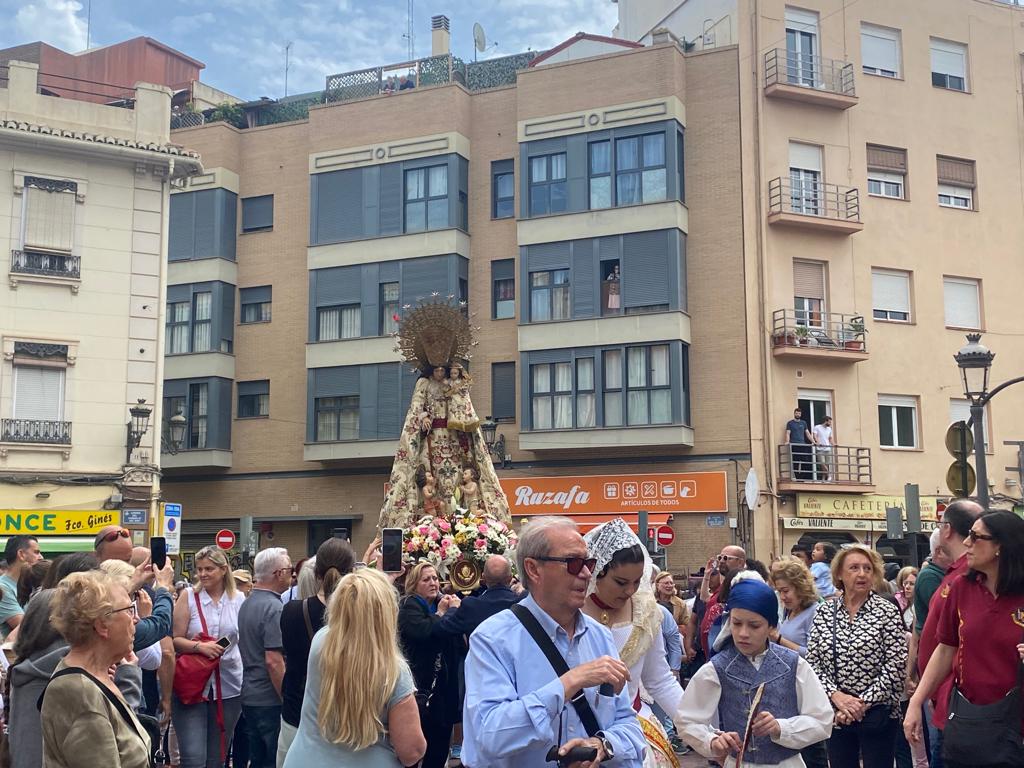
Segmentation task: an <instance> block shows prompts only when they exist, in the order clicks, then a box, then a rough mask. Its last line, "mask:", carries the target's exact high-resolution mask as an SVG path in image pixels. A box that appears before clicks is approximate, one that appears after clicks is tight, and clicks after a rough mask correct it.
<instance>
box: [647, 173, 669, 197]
mask: <svg viewBox="0 0 1024 768" xmlns="http://www.w3.org/2000/svg"><path fill="white" fill-rule="evenodd" d="M666 178H667V177H666V175H665V169H664V168H658V169H657V170H654V171H644V174H643V199H644V202H645V203H655V202H657V201H659V200H664V199H665V197H666V196H667V195H668V187H667V186H666V184H667V182H666Z"/></svg>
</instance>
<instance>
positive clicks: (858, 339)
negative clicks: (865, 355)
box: [843, 322, 867, 352]
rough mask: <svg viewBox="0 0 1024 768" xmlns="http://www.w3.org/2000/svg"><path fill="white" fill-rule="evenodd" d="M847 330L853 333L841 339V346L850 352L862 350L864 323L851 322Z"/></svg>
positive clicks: (865, 331)
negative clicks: (849, 336) (850, 336)
mask: <svg viewBox="0 0 1024 768" xmlns="http://www.w3.org/2000/svg"><path fill="white" fill-rule="evenodd" d="M849 332H850V333H851V334H852V335H853V338H847V339H845V340H844V341H843V347H844V348H845V349H848V350H850V351H852V352H863V351H864V334H865V333H867V330H866V329H865V328H864V323H861V322H853V323H850V325H849Z"/></svg>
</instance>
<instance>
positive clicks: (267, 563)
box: [252, 547, 288, 582]
mask: <svg viewBox="0 0 1024 768" xmlns="http://www.w3.org/2000/svg"><path fill="white" fill-rule="evenodd" d="M287 559H288V550H287V549H285V548H284V547H268V548H267V549H264V550H262V551H260V552H258V553H257V554H256V559H255V560H254V561H253V565H252V568H253V571H254V574H253V575H254V576H255V577H256V581H260V582H267V581H270V580H272V579H273V578H274V571H276V570H278V569H280V568H282V567H284V566H282V565H281V563H282V562H284V561H285V560H287Z"/></svg>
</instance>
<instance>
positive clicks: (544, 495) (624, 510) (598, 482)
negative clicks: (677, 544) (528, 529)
mask: <svg viewBox="0 0 1024 768" xmlns="http://www.w3.org/2000/svg"><path fill="white" fill-rule="evenodd" d="M501 487H502V488H503V489H504V490H505V494H506V495H507V496H508V503H509V507H510V508H511V512H512V515H513V516H529V515H558V514H563V515H564V514H570V513H571V514H583V513H592V514H605V515H636V513H637V512H638V511H639V510H648V511H650V512H667V513H673V514H674V513H683V512H700V513H713V512H728V511H729V501H728V495H727V493H726V488H727V478H726V473H725V472H670V473H659V474H643V475H561V476H556V477H518V478H511V477H503V478H502V479H501Z"/></svg>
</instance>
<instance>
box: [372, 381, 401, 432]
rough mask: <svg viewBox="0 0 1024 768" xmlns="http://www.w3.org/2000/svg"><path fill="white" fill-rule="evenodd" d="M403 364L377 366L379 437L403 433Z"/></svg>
mask: <svg viewBox="0 0 1024 768" xmlns="http://www.w3.org/2000/svg"><path fill="white" fill-rule="evenodd" d="M400 368H401V366H399V365H396V364H393V363H388V364H385V365H378V366H377V392H376V396H377V437H378V438H381V439H387V438H392V437H398V436H399V435H400V434H401V433H402V419H403V418H404V414H405V409H404V408H403V407H402V403H401V402H400V394H399V390H400V388H401V376H402V373H401V370H400Z"/></svg>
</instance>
